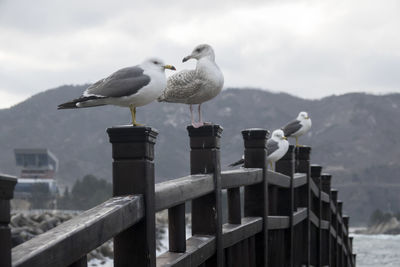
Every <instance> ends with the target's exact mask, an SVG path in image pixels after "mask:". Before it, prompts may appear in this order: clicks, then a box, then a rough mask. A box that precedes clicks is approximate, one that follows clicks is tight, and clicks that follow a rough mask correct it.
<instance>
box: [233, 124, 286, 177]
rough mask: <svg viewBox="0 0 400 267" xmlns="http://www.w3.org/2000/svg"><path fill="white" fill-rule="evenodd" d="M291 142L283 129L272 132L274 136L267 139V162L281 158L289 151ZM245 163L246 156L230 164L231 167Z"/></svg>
mask: <svg viewBox="0 0 400 267" xmlns="http://www.w3.org/2000/svg"><path fill="white" fill-rule="evenodd" d="M288 149H289V142H288V141H287V138H286V136H285V135H284V133H283V131H282V130H281V129H278V130H275V131H273V132H272V137H271V138H270V139H268V141H267V162H268V163H269V164H270V166H271V169H272V168H273V167H272V164H273V163H275V162H277V161H278V160H280V159H281V158H282V157H283V156H284V155H285V154H286V152H287V151H288ZM243 163H244V157H243V156H242V159H240V160H238V161H236V162H235V163H232V164H231V165H229V166H230V167H233V166H237V165H240V164H243Z"/></svg>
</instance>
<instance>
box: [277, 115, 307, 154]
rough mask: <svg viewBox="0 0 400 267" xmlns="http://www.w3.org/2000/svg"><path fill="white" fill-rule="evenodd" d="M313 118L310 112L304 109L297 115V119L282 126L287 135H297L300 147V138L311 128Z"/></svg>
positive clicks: (297, 143)
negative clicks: (309, 114)
mask: <svg viewBox="0 0 400 267" xmlns="http://www.w3.org/2000/svg"><path fill="white" fill-rule="evenodd" d="M311 124H312V123H311V118H310V117H309V116H308V113H307V112H305V111H302V112H300V113H299V115H298V116H297V118H296V120H294V121H292V122H289V123H288V124H287V125H286V126H284V127H282V130H283V132H284V133H285V136H286V137H295V138H296V146H297V147H299V146H301V145H299V140H298V138H299V137H300V136H302V135H303V134H305V133H306V132H308V131H309V130H310V129H311Z"/></svg>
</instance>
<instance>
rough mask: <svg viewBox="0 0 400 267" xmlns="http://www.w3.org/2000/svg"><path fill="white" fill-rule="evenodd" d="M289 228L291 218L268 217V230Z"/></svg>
mask: <svg viewBox="0 0 400 267" xmlns="http://www.w3.org/2000/svg"><path fill="white" fill-rule="evenodd" d="M289 226H290V220H289V216H268V230H276V229H287V228H289Z"/></svg>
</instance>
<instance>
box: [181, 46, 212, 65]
mask: <svg viewBox="0 0 400 267" xmlns="http://www.w3.org/2000/svg"><path fill="white" fill-rule="evenodd" d="M203 57H208V58H210V59H211V60H213V61H214V60H215V54H214V50H213V49H212V47H211V45H208V44H201V45H198V46H196V47H195V48H194V49H193V52H192V53H191V54H190V55H188V56H186V57H184V58H183V59H182V62H186V61H188V60H189V59H191V58H194V59H197V60H199V59H201V58H203Z"/></svg>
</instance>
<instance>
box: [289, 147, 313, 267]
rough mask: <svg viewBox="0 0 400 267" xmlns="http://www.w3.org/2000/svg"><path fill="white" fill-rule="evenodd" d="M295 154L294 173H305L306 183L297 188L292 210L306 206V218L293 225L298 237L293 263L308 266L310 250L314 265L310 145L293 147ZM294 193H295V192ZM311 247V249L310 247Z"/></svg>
mask: <svg viewBox="0 0 400 267" xmlns="http://www.w3.org/2000/svg"><path fill="white" fill-rule="evenodd" d="M295 154H296V171H295V172H296V173H305V174H307V183H306V184H305V185H303V186H301V187H300V188H298V189H297V191H298V194H297V196H298V199H297V200H296V198H295V204H294V205H295V206H294V210H296V209H297V208H299V207H307V219H306V220H304V221H303V222H302V223H300V224H299V225H298V226H297V227H295V229H294V231H295V235H296V236H298V237H299V238H296V239H297V240H295V243H296V244H295V247H294V250H295V251H298V253H299V254H300V257H296V258H295V263H294V264H295V265H297V266H300V265H302V266H309V265H310V257H311V252H312V254H313V255H312V258H313V261H312V265H313V266H315V265H316V260H315V258H316V256H317V255H316V250H317V248H316V247H315V245H316V240H311V231H312V230H313V232H312V234H313V235H312V236H313V237H316V233H315V232H316V229H315V227H313V228H311V221H310V212H311V209H312V205H311V188H310V186H311V185H310V179H311V175H310V174H311V169H310V155H311V147H309V146H302V147H296V149H295ZM295 195H296V194H295ZM311 248H312V249H311Z"/></svg>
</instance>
